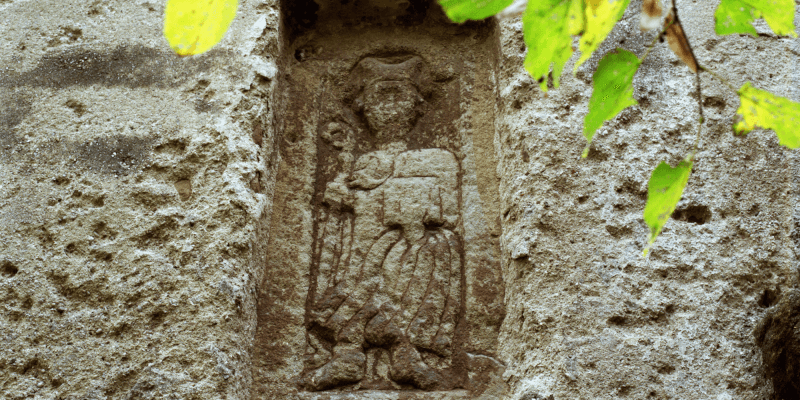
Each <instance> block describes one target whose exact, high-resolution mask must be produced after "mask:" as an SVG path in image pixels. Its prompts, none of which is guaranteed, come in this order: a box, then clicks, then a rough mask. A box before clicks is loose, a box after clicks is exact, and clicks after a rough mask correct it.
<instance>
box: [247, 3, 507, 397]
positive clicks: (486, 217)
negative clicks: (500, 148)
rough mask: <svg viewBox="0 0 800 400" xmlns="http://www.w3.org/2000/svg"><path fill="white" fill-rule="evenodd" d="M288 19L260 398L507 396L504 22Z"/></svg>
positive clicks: (356, 11)
mask: <svg viewBox="0 0 800 400" xmlns="http://www.w3.org/2000/svg"><path fill="white" fill-rule="evenodd" d="M282 12H283V13H284V27H283V29H284V32H283V33H284V39H285V40H284V46H285V48H284V49H283V55H284V57H283V62H282V73H281V80H280V83H279V84H280V85H281V86H280V88H279V90H280V93H281V94H280V97H279V98H278V99H277V101H276V102H275V110H276V112H275V114H276V116H277V120H276V121H275V123H276V124H277V125H276V126H277V128H278V131H279V132H280V134H281V142H280V146H281V149H280V150H281V160H280V164H279V166H278V177H277V181H276V187H275V198H274V203H273V204H274V208H273V216H272V221H271V225H270V231H269V235H268V236H269V247H268V248H269V254H268V257H267V258H268V262H267V266H266V274H265V276H266V279H265V280H264V282H263V284H262V285H261V286H260V287H259V294H258V298H259V303H258V329H257V331H258V332H257V335H256V338H255V347H256V351H255V352H254V354H253V357H254V359H253V364H254V366H255V368H254V371H253V380H254V386H253V394H254V398H279V397H278V396H288V395H290V394H291V396H294V397H295V398H301V399H350V398H359V399H371V398H372V399H393V398H399V397H398V396H401V397H402V398H404V399H417V398H418V399H466V398H473V397H474V396H476V395H478V394H480V393H481V392H483V391H484V390H486V389H487V388H488V387H490V386H493V385H497V384H500V381H501V378H500V376H501V375H502V371H503V364H502V363H501V362H500V361H499V360H498V359H497V358H496V357H495V353H496V348H497V337H498V332H499V329H500V325H501V324H502V321H503V317H504V315H505V305H504V303H503V296H504V288H503V280H502V274H501V270H500V259H499V246H498V237H499V219H498V218H497V216H498V212H497V210H496V207H497V204H498V199H497V197H498V196H497V179H496V178H495V168H496V163H495V162H494V151H493V138H494V111H495V91H494V71H495V68H496V64H497V61H496V58H497V51H498V43H497V31H496V30H497V28H496V26H495V24H494V22H493V21H490V20H487V21H484V22H474V23H468V24H463V25H456V24H452V23H450V22H449V21H448V20H447V18H446V17H445V16H444V14H443V12H442V11H441V9H440V8H439V6H438V5H436V4H435V3H428V2H425V1H411V2H409V1H385V0H381V1H377V0H376V1H373V2H364V1H355V2H353V1H350V2H338V1H336V2H320V3H315V2H312V1H286V2H285V4H284V5H283V8H282ZM280 398H284V397H280Z"/></svg>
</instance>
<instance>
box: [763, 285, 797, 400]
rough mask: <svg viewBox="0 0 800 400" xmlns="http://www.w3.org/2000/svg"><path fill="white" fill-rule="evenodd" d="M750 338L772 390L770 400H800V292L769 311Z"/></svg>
mask: <svg viewBox="0 0 800 400" xmlns="http://www.w3.org/2000/svg"><path fill="white" fill-rule="evenodd" d="M754 335H755V339H756V344H757V345H758V347H760V348H761V354H762V357H763V360H764V371H765V373H766V376H767V377H768V378H769V379H771V380H772V385H773V387H774V392H773V394H772V397H771V399H773V400H794V399H800V290H792V291H790V292H788V293H787V294H786V295H785V296H783V298H782V299H781V300H780V301H779V302H778V303H777V304H776V305H775V306H773V307H772V308H770V310H769V311H767V315H766V316H764V319H763V320H762V321H761V322H760V323H759V324H758V326H757V327H756V329H755V331H754Z"/></svg>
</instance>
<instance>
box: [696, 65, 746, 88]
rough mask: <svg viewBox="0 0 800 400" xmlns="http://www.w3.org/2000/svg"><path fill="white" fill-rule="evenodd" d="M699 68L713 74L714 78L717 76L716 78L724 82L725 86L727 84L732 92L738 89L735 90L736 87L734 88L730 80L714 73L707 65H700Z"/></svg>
mask: <svg viewBox="0 0 800 400" xmlns="http://www.w3.org/2000/svg"><path fill="white" fill-rule="evenodd" d="M700 69H701V70H703V71H705V72H708V73H709V74H711V76H713V77H714V78H717V79H718V80H719V81H720V82H722V83H724V84H725V86H727V87H728V89H730V90H732V91H734V92H737V91H738V90H736V88H735V87H734V86H733V85H732V84H731V82H730V81H729V80H727V79H725V78H723V77H722V76H720V75H719V74H718V73H716V72H714V71H713V70H711V69H709V68H708V67H706V66H705V65H701V66H700Z"/></svg>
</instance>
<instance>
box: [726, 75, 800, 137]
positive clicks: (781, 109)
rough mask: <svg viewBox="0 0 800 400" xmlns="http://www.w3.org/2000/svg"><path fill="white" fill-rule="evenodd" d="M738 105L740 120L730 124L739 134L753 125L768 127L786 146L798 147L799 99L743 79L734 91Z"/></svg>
mask: <svg viewBox="0 0 800 400" xmlns="http://www.w3.org/2000/svg"><path fill="white" fill-rule="evenodd" d="M737 93H739V100H740V101H741V105H739V109H738V110H736V112H737V113H738V114H739V115H741V116H742V120H741V121H739V122H737V123H735V124H734V125H733V129H734V130H735V131H736V133H737V134H740V135H743V134H746V133H747V132H750V131H752V130H753V129H755V128H764V129H772V130H773V131H774V132H775V134H777V135H778V140H780V143H781V144H782V145H784V146H786V147H788V148H790V149H796V148H798V147H800V103H795V102H793V101H791V100H789V99H787V98H785V97H779V96H775V95H774V94H772V93H770V92H767V91H765V90H761V89H756V88H754V87H753V86H752V85H751V84H750V82H747V83H745V84H744V86H742V88H741V89H739V91H738V92H737Z"/></svg>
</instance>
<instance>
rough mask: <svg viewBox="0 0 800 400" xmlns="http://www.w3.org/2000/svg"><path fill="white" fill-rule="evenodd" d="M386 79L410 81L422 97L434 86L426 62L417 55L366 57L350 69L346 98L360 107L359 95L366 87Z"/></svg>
mask: <svg viewBox="0 0 800 400" xmlns="http://www.w3.org/2000/svg"><path fill="white" fill-rule="evenodd" d="M385 81H406V82H410V83H411V84H412V85H414V87H415V88H416V89H417V92H419V94H420V95H421V96H422V97H427V96H428V95H429V94H430V93H431V90H432V86H433V82H432V80H431V76H430V73H429V71H428V67H427V65H426V63H425V62H424V61H423V60H422V58H421V57H419V56H417V55H413V54H405V55H399V56H391V57H365V58H363V59H361V61H359V62H358V63H357V64H356V66H355V67H354V68H353V69H352V71H350V80H349V82H348V85H347V91H346V93H347V94H346V96H345V98H346V100H347V101H348V102H350V101H354V102H355V103H356V104H355V105H356V108H360V105H359V103H360V101H359V100H360V99H359V97H360V95H361V93H362V92H363V91H364V89H365V88H367V87H369V86H371V85H374V84H375V83H377V82H385Z"/></svg>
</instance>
